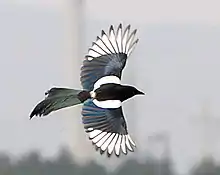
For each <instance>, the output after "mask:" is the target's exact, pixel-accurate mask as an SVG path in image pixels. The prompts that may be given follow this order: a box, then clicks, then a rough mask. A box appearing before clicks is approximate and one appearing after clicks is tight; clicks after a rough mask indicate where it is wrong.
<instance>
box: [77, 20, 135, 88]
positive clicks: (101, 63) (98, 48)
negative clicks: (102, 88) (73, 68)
mask: <svg viewBox="0 0 220 175" xmlns="http://www.w3.org/2000/svg"><path fill="white" fill-rule="evenodd" d="M130 28H131V27H130V25H128V26H127V27H126V28H125V29H124V31H123V30H122V25H121V24H120V25H119V26H118V28H117V31H116V32H115V30H114V28H113V26H111V27H110V28H109V33H108V35H107V34H106V33H105V32H104V31H103V30H102V33H101V37H97V39H96V41H95V42H93V43H92V47H90V48H89V51H88V55H86V57H85V60H84V61H83V66H82V68H81V78H80V80H81V84H82V86H83V89H85V90H89V91H91V90H92V89H93V86H94V83H95V82H96V81H97V80H98V79H100V78H102V77H104V76H109V75H114V76H117V77H118V78H120V79H121V74H122V70H123V68H124V67H125V64H126V60H127V57H128V56H129V55H130V54H131V52H132V51H133V49H134V48H135V46H136V44H137V42H138V39H136V38H135V37H136V31H137V30H136V29H135V30H133V31H132V32H131V33H130Z"/></svg>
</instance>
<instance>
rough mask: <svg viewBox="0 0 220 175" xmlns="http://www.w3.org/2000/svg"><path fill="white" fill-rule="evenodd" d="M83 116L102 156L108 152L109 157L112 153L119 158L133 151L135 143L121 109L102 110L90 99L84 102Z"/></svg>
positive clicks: (86, 126) (91, 137)
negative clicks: (122, 154) (121, 154)
mask: <svg viewBox="0 0 220 175" xmlns="http://www.w3.org/2000/svg"><path fill="white" fill-rule="evenodd" d="M82 116H83V118H82V120H83V124H84V128H85V130H86V132H87V133H88V135H89V138H90V139H91V140H92V142H93V144H95V146H96V148H97V150H100V153H101V154H102V153H104V152H105V151H106V152H107V155H108V156H110V155H111V154H112V152H115V155H116V156H119V155H120V153H121V152H123V153H124V154H127V153H128V150H129V151H133V149H134V147H135V143H134V142H133V141H132V139H131V137H130V136H129V134H128V131H127V125H126V121H125V118H124V116H123V112H122V108H121V107H120V108H115V109H105V108H100V107H97V106H96V105H95V104H94V103H93V101H92V100H91V99H90V100H87V101H86V102H84V105H83V108H82Z"/></svg>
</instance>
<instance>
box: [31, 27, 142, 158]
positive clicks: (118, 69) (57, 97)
mask: <svg viewBox="0 0 220 175" xmlns="http://www.w3.org/2000/svg"><path fill="white" fill-rule="evenodd" d="M136 33H137V30H136V29H135V30H131V26H130V25H128V26H127V27H126V28H125V29H124V30H123V28H122V24H119V26H118V27H117V28H116V30H115V29H114V27H113V26H112V25H111V26H110V28H109V31H108V33H107V34H106V32H104V31H103V30H102V32H101V36H98V37H97V39H96V41H95V42H93V43H92V46H91V47H90V48H89V50H88V54H87V55H86V56H85V59H84V60H83V65H82V67H81V74H80V81H81V84H82V87H83V90H76V89H68V88H58V87H53V88H51V89H50V90H48V91H47V92H46V93H45V96H46V97H45V99H44V100H42V101H41V102H40V103H38V104H37V105H36V107H35V108H34V109H33V111H32V112H31V114H30V119H31V118H32V117H34V116H39V117H41V116H46V115H48V114H50V113H51V112H53V111H57V110H59V109H62V108H66V107H70V106H74V105H78V104H82V112H81V114H82V116H83V117H82V122H83V124H84V129H85V132H86V133H87V134H88V137H89V139H90V140H91V141H92V143H93V144H94V145H95V147H96V149H97V150H100V153H101V154H103V153H104V152H107V155H108V156H110V155H112V154H113V152H114V153H115V155H116V156H119V155H120V154H121V153H124V154H127V153H128V151H131V152H133V151H134V148H135V147H136V145H135V143H134V141H133V140H132V138H131V137H130V135H129V134H128V129H127V124H126V121H125V118H124V115H123V111H122V102H124V101H125V100H128V99H129V98H131V97H133V96H135V95H144V93H143V92H141V91H139V90H138V89H137V88H135V87H133V86H128V85H122V84H121V76H122V70H123V69H124V67H125V64H126V61H127V58H128V57H129V56H130V55H131V53H132V51H133V50H134V48H135V46H136V44H137V43H138V39H137V38H136Z"/></svg>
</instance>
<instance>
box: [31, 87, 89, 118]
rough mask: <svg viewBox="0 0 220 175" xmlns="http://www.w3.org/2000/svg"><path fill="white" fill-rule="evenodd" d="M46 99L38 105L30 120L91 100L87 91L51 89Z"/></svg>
mask: <svg viewBox="0 0 220 175" xmlns="http://www.w3.org/2000/svg"><path fill="white" fill-rule="evenodd" d="M45 95H46V98H45V99H44V100H42V101H41V102H40V103H38V104H37V105H36V107H35V108H34V109H33V111H32V112H31V114H30V119H31V118H32V117H34V116H46V115H48V114H50V113H51V112H53V111H57V110H59V109H62V108H66V107H70V106H74V105H77V104H81V103H83V102H84V101H85V100H87V99H88V98H90V94H89V92H87V91H82V90H75V89H67V88H51V89H50V90H49V91H47V92H46V93H45Z"/></svg>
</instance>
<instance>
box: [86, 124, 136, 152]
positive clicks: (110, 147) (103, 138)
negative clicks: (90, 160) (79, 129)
mask: <svg viewBox="0 0 220 175" xmlns="http://www.w3.org/2000/svg"><path fill="white" fill-rule="evenodd" d="M87 132H88V133H89V138H90V139H92V142H93V143H94V144H95V145H96V146H97V147H98V148H99V149H100V150H101V151H102V152H104V151H106V152H107V153H108V155H109V156H110V155H111V154H112V153H113V151H114V152H115V154H116V156H119V155H120V153H121V152H123V153H124V154H127V153H128V150H129V151H132V152H133V151H134V147H136V145H135V143H134V141H133V140H131V137H130V136H129V135H123V134H119V133H111V132H109V133H107V132H103V131H101V130H97V129H93V128H89V129H87Z"/></svg>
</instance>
